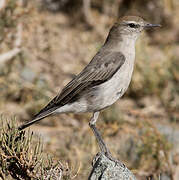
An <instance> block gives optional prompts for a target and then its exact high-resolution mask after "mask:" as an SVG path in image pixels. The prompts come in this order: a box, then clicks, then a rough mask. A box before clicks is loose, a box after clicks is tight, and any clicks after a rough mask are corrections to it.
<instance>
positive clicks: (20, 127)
mask: <svg viewBox="0 0 179 180" xmlns="http://www.w3.org/2000/svg"><path fill="white" fill-rule="evenodd" d="M52 113H53V112H51V113H49V114H46V115H44V116H40V117H36V118H34V119H33V120H32V121H29V122H27V123H25V124H22V125H21V126H19V127H18V130H19V131H21V130H23V129H25V128H27V127H29V126H31V125H32V124H34V123H36V122H38V121H40V120H41V119H44V118H45V117H47V116H49V115H51V114H52Z"/></svg>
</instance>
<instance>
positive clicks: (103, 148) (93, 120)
mask: <svg viewBox="0 0 179 180" xmlns="http://www.w3.org/2000/svg"><path fill="white" fill-rule="evenodd" d="M98 116H99V112H95V113H94V114H93V117H92V118H91V120H90V122H89V126H90V128H91V129H92V130H93V133H94V135H95V137H96V139H97V142H98V145H99V148H100V150H101V152H102V153H104V154H105V155H107V156H111V153H110V151H109V150H108V148H107V146H106V145H105V143H104V141H103V139H102V137H101V135H100V133H99V131H98V129H97V128H96V126H95V124H96V121H97V119H98Z"/></svg>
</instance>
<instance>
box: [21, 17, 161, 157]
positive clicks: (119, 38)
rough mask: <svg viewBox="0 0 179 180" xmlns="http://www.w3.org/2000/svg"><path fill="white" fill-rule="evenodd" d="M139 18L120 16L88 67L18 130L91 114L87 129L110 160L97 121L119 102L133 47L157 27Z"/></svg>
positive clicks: (130, 67)
mask: <svg viewBox="0 0 179 180" xmlns="http://www.w3.org/2000/svg"><path fill="white" fill-rule="evenodd" d="M160 26H161V25H160V24H151V23H148V22H147V21H145V20H144V19H143V18H141V17H139V16H123V17H121V18H119V19H118V20H117V21H116V22H115V23H114V25H113V26H112V27H111V29H110V30H109V33H108V36H107V38H106V40H105V42H104V44H103V45H102V47H101V48H100V49H99V51H98V52H97V53H96V55H95V56H94V57H93V58H92V60H91V61H90V62H89V64H88V65H87V66H86V67H85V68H84V69H83V70H82V71H81V72H80V73H79V74H78V75H77V76H75V77H74V78H73V79H72V80H71V81H70V82H69V83H68V84H67V85H66V86H65V87H64V88H63V89H62V91H61V92H59V93H58V94H57V95H56V96H55V97H54V98H53V99H52V100H51V101H50V102H49V103H48V104H47V105H46V106H45V107H44V108H42V109H41V110H40V112H39V113H37V114H36V115H35V116H34V118H33V119H32V120H31V121H29V122H26V123H25V124H22V125H20V126H19V127H18V130H20V131H21V130H23V129H25V128H27V127H29V126H30V125H32V124H34V123H35V122H37V121H40V120H41V119H43V118H46V117H48V116H51V115H55V114H62V113H86V112H91V113H92V114H93V115H92V118H91V120H90V121H89V126H90V128H91V129H92V131H93V133H94V135H95V137H96V139H97V142H98V145H99V148H100V150H101V152H103V153H105V154H106V155H109V156H110V151H109V149H108V148H107V146H106V144H105V143H104V141H103V139H102V137H101V135H100V133H99V131H98V129H97V128H96V121H97V119H98V117H99V114H100V112H101V111H102V110H103V109H106V108H107V107H109V106H111V105H112V104H114V103H115V102H116V101H117V100H118V99H120V98H121V97H122V96H123V95H124V93H125V92H126V90H127V89H128V86H129V84H130V81H131V77H132V74H133V69H134V62H135V44H136V40H137V39H138V37H139V36H140V34H141V32H142V31H143V30H145V29H146V28H154V27H160Z"/></svg>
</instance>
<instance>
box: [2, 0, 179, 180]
mask: <svg viewBox="0 0 179 180" xmlns="http://www.w3.org/2000/svg"><path fill="white" fill-rule="evenodd" d="M45 2H48V3H51V5H53V6H52V7H55V9H53V8H50V9H49V7H51V6H47V4H46V3H45ZM53 2H55V3H54V4H53ZM57 2H58V1H55V0H54V1H53V0H51V1H47V0H41V1H35V0H34V1H26V2H25V1H22V0H17V1H14V0H7V1H6V4H5V6H4V7H3V8H2V9H0V43H1V45H0V113H2V114H5V115H6V116H7V115H8V116H9V117H10V116H14V115H16V117H17V119H18V120H19V122H22V121H24V120H28V119H30V118H32V116H33V115H34V114H35V113H36V112H38V111H39V110H40V108H42V107H43V106H44V105H45V104H46V103H47V102H48V101H49V100H50V98H52V97H53V96H55V95H56V93H57V92H58V91H59V90H60V89H62V88H63V87H64V85H65V84H66V83H67V82H68V81H69V80H70V79H71V78H72V77H73V76H74V75H75V74H77V73H78V72H80V70H81V69H82V68H83V67H84V66H85V65H86V64H87V63H88V62H89V60H90V59H91V58H92V57H93V55H94V54H95V52H96V51H97V50H98V49H99V48H100V46H101V45H102V43H103V41H104V39H105V37H106V35H107V32H108V30H109V27H110V26H111V24H112V23H113V22H114V20H115V19H116V18H117V17H118V16H121V15H124V14H137V15H138V14H139V15H141V16H143V17H144V18H145V19H146V20H148V21H151V22H153V23H161V24H162V28H161V29H158V30H156V31H155V32H153V31H148V32H146V33H144V34H143V35H142V37H141V38H140V40H138V42H137V47H136V55H137V57H136V66H135V71H134V76H133V80H132V83H131V85H130V88H129V90H128V92H127V94H126V95H125V97H123V98H122V99H121V100H120V101H119V102H117V103H116V104H115V105H113V106H112V107H111V108H108V109H107V110H105V111H104V112H103V113H102V115H101V116H100V119H99V121H98V127H99V129H100V131H101V132H102V134H103V137H104V138H105V142H106V143H107V144H108V146H109V147H110V149H111V151H112V152H113V155H114V156H115V157H117V158H118V159H120V160H122V161H123V162H124V163H125V164H126V165H127V166H128V167H129V168H130V169H132V170H133V172H134V173H135V175H136V176H137V177H138V178H139V179H140V180H143V179H145V178H146V177H148V178H152V177H153V178H154V179H155V180H157V179H160V178H162V177H164V176H167V177H168V178H170V179H174V180H178V179H179V174H178V172H179V141H178V139H179V138H178V137H179V125H178V123H179V85H178V82H179V25H178V24H179V11H178V8H179V2H178V0H158V1H156V0H145V1H139V0H135V1H124V0H121V1H118V0H112V1H107V0H103V1H100V0H92V1H91V8H90V9H89V13H90V15H89V14H88V15H89V16H88V15H83V13H84V11H83V8H84V4H83V3H82V2H84V1H80V0H79V1H77V2H76V3H72V1H70V0H66V1H65V0H64V1H59V2H63V4H60V5H55V4H56V3H57ZM47 7H48V8H47ZM82 17H83V18H82ZM12 52H13V53H12ZM7 54H8V55H7ZM10 55H11V56H10ZM89 118H90V115H89V114H81V115H73V114H69V115H65V114H64V115H60V116H58V117H52V118H46V119H44V120H43V121H42V122H40V123H39V124H38V125H34V126H32V127H31V130H33V132H34V133H35V134H40V135H41V136H42V139H43V142H44V150H45V152H48V153H49V154H51V155H52V154H53V156H54V157H55V158H56V160H60V161H61V162H62V163H63V164H65V163H66V162H67V163H68V164H69V166H71V167H72V169H74V172H78V175H77V176H76V178H74V179H79V180H81V179H87V177H88V175H89V172H90V170H91V166H90V162H91V160H92V157H93V156H94V155H95V153H96V152H97V151H98V147H97V144H96V141H95V138H94V137H93V136H92V132H91V131H90V129H89V127H88V121H89Z"/></svg>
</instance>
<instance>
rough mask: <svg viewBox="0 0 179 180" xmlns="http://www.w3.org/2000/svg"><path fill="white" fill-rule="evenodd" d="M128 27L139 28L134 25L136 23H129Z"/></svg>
mask: <svg viewBox="0 0 179 180" xmlns="http://www.w3.org/2000/svg"><path fill="white" fill-rule="evenodd" d="M128 26H129V27H131V28H138V27H139V25H138V24H134V23H129V24H128Z"/></svg>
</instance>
